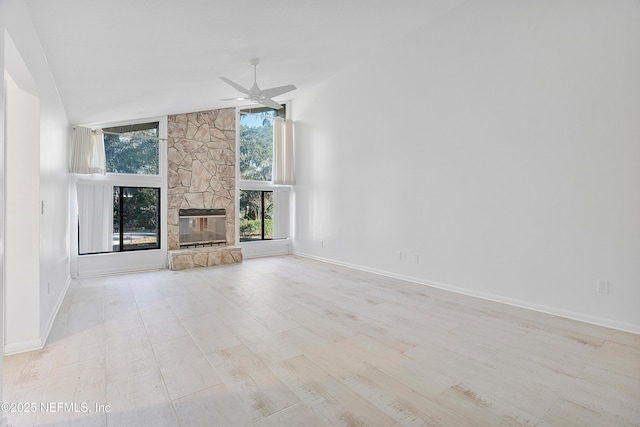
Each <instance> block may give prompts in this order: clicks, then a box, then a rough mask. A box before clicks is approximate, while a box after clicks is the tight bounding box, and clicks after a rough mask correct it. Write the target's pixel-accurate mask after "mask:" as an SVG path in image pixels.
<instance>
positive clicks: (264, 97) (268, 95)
mask: <svg viewBox="0 0 640 427" xmlns="http://www.w3.org/2000/svg"><path fill="white" fill-rule="evenodd" d="M259 62H260V61H259V60H258V59H252V60H251V62H250V63H251V65H253V86H251V89H246V88H244V87H242V86H240V85H239V84H238V83H236V82H234V81H232V80H229V79H228V78H226V77H220V79H222V81H224V82H225V83H227V84H228V85H230V86H231V87H233V88H235V89H236V90H237V91H239V92H242V93H244V94H245V95H246V96H243V97H241V98H227V99H223V100H222V101H231V100H245V101H251V102H252V103H254V104H262V105H265V106H267V107H271V108H273V109H276V110H279V109H280V108H282V105H280V104H279V103H278V102H276V101H274V100H273V99H272V98H274V97H276V96H278V95H282V94H284V93H287V92H291V91H292V90H294V89H296V87H295V86H294V85H286V86H279V87H272V88H270V89H260V88H259V87H258V83H257V82H256V66H257V65H258V63H259Z"/></svg>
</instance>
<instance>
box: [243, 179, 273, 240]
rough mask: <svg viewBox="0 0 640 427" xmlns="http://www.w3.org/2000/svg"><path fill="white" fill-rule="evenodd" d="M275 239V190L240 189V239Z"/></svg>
mask: <svg viewBox="0 0 640 427" xmlns="http://www.w3.org/2000/svg"><path fill="white" fill-rule="evenodd" d="M271 239H273V191H251V190H249V191H245V190H240V241H241V242H248V241H253V240H271Z"/></svg>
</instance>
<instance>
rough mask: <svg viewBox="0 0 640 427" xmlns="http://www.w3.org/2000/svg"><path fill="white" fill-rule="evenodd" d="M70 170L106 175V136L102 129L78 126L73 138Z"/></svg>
mask: <svg viewBox="0 0 640 427" xmlns="http://www.w3.org/2000/svg"><path fill="white" fill-rule="evenodd" d="M70 151H71V158H70V161H69V172H71V173H79V174H100V175H104V174H105V173H106V169H107V161H106V156H105V153H104V136H103V135H102V132H101V131H93V130H91V129H89V128H85V127H80V126H76V127H75V128H74V129H73V138H72V140H71V150H70Z"/></svg>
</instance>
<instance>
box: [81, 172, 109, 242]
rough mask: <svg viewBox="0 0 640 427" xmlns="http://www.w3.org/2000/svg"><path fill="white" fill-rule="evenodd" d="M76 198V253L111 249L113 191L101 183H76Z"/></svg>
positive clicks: (107, 185)
mask: <svg viewBox="0 0 640 427" xmlns="http://www.w3.org/2000/svg"><path fill="white" fill-rule="evenodd" d="M76 192H77V197H78V199H77V200H78V253H80V254H91V253H99V252H111V250H112V249H113V238H112V235H113V233H112V228H113V189H112V186H111V184H106V183H103V182H87V183H82V182H78V183H76Z"/></svg>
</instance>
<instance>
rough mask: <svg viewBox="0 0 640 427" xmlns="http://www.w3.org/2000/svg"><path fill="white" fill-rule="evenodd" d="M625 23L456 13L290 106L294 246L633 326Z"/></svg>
mask: <svg viewBox="0 0 640 427" xmlns="http://www.w3.org/2000/svg"><path fill="white" fill-rule="evenodd" d="M639 22H640V3H638V2H637V1H633V0H613V1H607V2H603V1H599V0H562V1H558V0H553V1H552V0H548V1H520V2H511V1H506V0H504V1H488V0H485V1H473V2H467V3H465V4H464V5H462V6H461V7H459V8H457V9H455V10H454V11H453V12H451V13H450V14H449V15H447V16H446V17H444V18H443V19H442V20H440V21H438V22H437V23H436V24H435V25H432V26H430V27H428V28H423V29H421V30H420V31H419V32H417V33H415V34H413V35H412V36H410V37H408V38H407V39H405V40H404V41H403V42H402V43H398V44H396V45H394V46H391V47H390V48H388V49H386V50H384V51H382V52H380V53H379V55H378V56H377V57H375V58H371V59H370V60H369V61H365V62H363V63H360V64H358V65H357V66H354V67H352V68H351V69H349V70H346V71H344V72H342V73H340V74H339V75H337V76H335V77H334V78H333V79H331V80H330V81H327V82H326V83H325V84H324V85H322V86H321V87H318V88H316V89H315V90H314V91H313V92H309V93H306V94H304V95H302V96H301V97H299V98H296V99H295V100H294V103H293V108H292V111H293V116H294V117H293V118H294V120H295V121H296V138H297V140H296V144H297V145H296V153H297V156H296V161H297V164H296V171H297V176H296V181H297V183H298V185H296V187H295V228H294V236H293V242H294V252H296V253H299V254H304V255H308V256H312V257H319V258H323V259H328V260H331V261H334V262H338V263H343V264H348V265H354V266H358V267H361V268H365V269H371V270H376V271H381V272H384V273H386V274H391V275H395V276H401V277H409V278H412V279H413V280H415V281H417V282H421V283H425V284H434V285H436V286H441V287H444V288H449V289H455V290H458V291H461V292H465V293H469V294H472V295H478V296H483V297H487V298H491V299H496V300H500V301H506V302H510V303H513V304H517V305H522V306H526V307H531V308H535V309H538V310H542V311H547V312H551V313H556V314H560V315H564V316H568V317H573V318H578V319H581V320H585V321H589V322H594V323H600V324H604V325H608V326H612V327H616V328H620V329H626V330H632V331H635V332H640V310H638V303H639V302H640V120H638V117H640V78H639V77H638V76H640V25H638V23H639ZM400 253H401V254H402V256H400ZM416 257H417V258H416ZM597 280H608V281H609V283H610V286H611V293H610V294H607V295H603V294H601V293H598V292H597V291H596V283H597Z"/></svg>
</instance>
